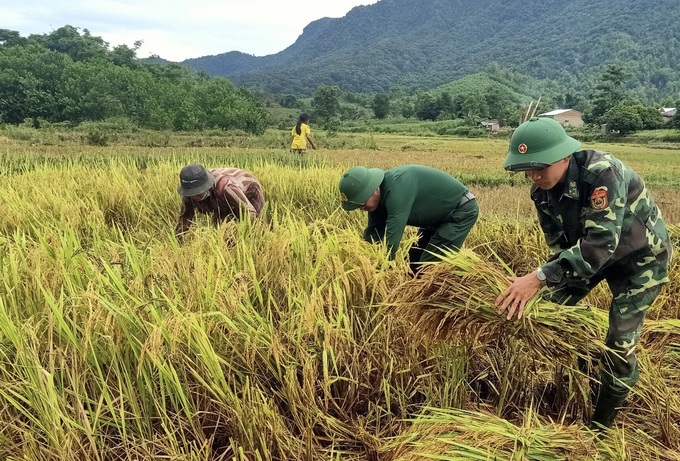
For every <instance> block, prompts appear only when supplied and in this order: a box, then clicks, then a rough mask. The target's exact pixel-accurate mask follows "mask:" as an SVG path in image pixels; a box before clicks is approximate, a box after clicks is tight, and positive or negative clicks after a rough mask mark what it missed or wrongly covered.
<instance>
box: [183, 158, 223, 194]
mask: <svg viewBox="0 0 680 461" xmlns="http://www.w3.org/2000/svg"><path fill="white" fill-rule="evenodd" d="M214 184H215V178H214V177H213V175H212V174H211V173H210V172H209V171H208V170H206V169H205V168H204V167H203V165H199V164H198V163H192V164H191V165H187V166H185V167H184V168H182V171H180V172H179V186H177V193H178V194H179V195H181V196H182V197H192V196H194V195H198V194H202V193H204V192H205V191H207V190H210V188H211V187H212V186H213V185H214Z"/></svg>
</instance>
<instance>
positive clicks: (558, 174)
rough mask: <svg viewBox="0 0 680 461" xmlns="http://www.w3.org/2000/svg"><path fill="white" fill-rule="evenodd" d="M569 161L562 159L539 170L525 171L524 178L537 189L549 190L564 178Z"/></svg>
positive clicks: (568, 158)
mask: <svg viewBox="0 0 680 461" xmlns="http://www.w3.org/2000/svg"><path fill="white" fill-rule="evenodd" d="M570 159H571V157H567V158H564V159H562V160H559V161H557V162H556V163H553V164H552V165H550V166H547V167H545V168H543V169H540V170H531V171H525V172H524V176H525V177H526V178H528V179H530V180H531V182H533V183H534V185H536V186H537V187H540V188H541V189H543V190H550V189H552V188H553V187H555V186H556V185H557V184H559V183H560V182H562V181H563V180H564V178H565V177H566V175H567V169H568V168H569V160H570Z"/></svg>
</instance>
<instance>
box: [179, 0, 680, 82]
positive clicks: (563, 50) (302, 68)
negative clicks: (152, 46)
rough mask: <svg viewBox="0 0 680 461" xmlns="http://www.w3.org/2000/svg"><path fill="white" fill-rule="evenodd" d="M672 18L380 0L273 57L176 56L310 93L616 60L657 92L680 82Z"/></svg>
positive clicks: (606, 9)
mask: <svg viewBox="0 0 680 461" xmlns="http://www.w3.org/2000/svg"><path fill="white" fill-rule="evenodd" d="M678 22H680V2H678V1H677V0H603V1H600V2H592V1H591V0H570V1H569V2H564V1H562V0H504V1H502V0H475V1H470V0H381V1H379V2H377V3H375V4H373V5H367V6H360V7H355V8H353V9H352V10H351V11H349V12H348V13H347V15H345V16H344V17H342V18H333V19H332V18H323V19H319V20H317V21H313V22H312V23H310V24H309V25H307V27H305V28H304V30H303V33H302V34H301V35H300V36H299V37H298V39H297V40H296V41H295V43H293V44H292V45H290V46H289V47H287V48H286V49H284V50H282V51H281V52H279V53H276V54H272V55H268V56H262V57H255V56H252V55H248V54H244V53H240V52H238V51H231V52H228V53H223V54H218V55H215V56H204V57H200V58H194V59H188V60H186V61H184V62H183V63H184V64H186V65H187V66H189V67H192V68H194V69H196V70H199V71H203V72H206V73H207V74H209V75H213V76H224V77H227V78H229V79H231V80H233V81H234V82H235V83H237V84H239V85H245V86H249V87H255V88H258V89H261V90H263V91H267V92H272V93H297V94H310V93H311V92H312V91H313V90H314V89H315V88H316V87H317V86H319V85H339V86H340V87H341V88H342V89H343V90H347V91H362V92H368V91H385V90H387V89H389V88H390V87H392V86H395V85H399V86H403V87H407V88H433V87H436V86H438V85H441V84H444V83H446V82H449V81H451V80H454V79H456V78H459V77H462V76H464V75H468V74H471V73H475V72H479V71H481V70H483V69H484V68H485V67H486V66H487V65H488V64H489V63H490V62H497V63H499V64H500V65H502V66H505V67H508V68H511V69H514V70H517V71H519V72H522V73H525V74H527V75H530V76H532V77H535V78H547V79H559V78H564V79H578V78H580V76H581V75H586V74H591V73H592V72H594V71H595V70H598V69H601V68H603V67H604V66H606V65H607V64H609V63H614V62H616V63H620V64H623V65H625V66H626V68H627V69H629V71H630V73H631V75H633V76H634V77H635V78H637V79H638V80H640V81H642V82H648V83H649V84H650V85H656V86H657V87H658V88H659V89H660V90H661V91H662V92H663V91H664V90H665V89H664V88H663V86H664V85H665V84H667V83H668V82H672V81H680V71H679V70H678V69H680V28H678V27H675V24H677V23H678Z"/></svg>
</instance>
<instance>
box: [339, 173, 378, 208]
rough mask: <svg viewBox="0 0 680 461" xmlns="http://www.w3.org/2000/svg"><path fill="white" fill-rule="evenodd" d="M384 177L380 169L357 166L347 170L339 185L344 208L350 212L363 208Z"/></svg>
mask: <svg viewBox="0 0 680 461" xmlns="http://www.w3.org/2000/svg"><path fill="white" fill-rule="evenodd" d="M384 177H385V172H384V171H383V170H381V169H380V168H366V167H365V166H355V167H354V168H350V169H349V170H347V171H346V172H345V174H343V175H342V178H340V184H339V188H340V200H342V208H343V209H345V210H347V211H350V210H356V209H357V208H359V207H360V206H362V205H363V204H364V203H366V200H368V199H369V198H371V195H373V193H374V192H375V191H376V189H377V188H378V187H379V186H380V184H381V183H382V181H383V178H384Z"/></svg>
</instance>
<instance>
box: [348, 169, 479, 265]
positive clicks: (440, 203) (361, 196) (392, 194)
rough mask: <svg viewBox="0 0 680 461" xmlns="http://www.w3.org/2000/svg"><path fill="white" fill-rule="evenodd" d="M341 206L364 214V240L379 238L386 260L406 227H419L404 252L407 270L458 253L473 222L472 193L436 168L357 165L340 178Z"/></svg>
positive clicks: (392, 252)
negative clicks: (386, 251)
mask: <svg viewBox="0 0 680 461" xmlns="http://www.w3.org/2000/svg"><path fill="white" fill-rule="evenodd" d="M339 188H340V197H341V199H342V208H344V209H345V210H347V211H350V210H355V209H357V208H359V209H361V210H363V211H367V212H368V225H367V226H366V229H365V230H364V239H365V240H367V241H369V242H380V241H382V240H383V239H384V240H385V242H386V244H387V248H388V249H389V251H390V259H394V256H395V254H396V252H397V248H398V247H399V242H401V238H402V236H403V234H404V229H405V228H406V226H407V225H410V226H417V227H418V242H417V244H415V245H413V246H412V247H411V249H410V250H409V260H410V263H411V270H412V271H413V273H416V272H417V271H418V269H419V268H420V265H421V264H422V263H424V262H432V261H436V260H437V259H438V257H437V255H440V254H441V252H442V250H445V249H455V250H457V249H459V248H460V247H461V246H462V245H463V242H464V241H465V238H466V237H467V235H468V233H469V232H470V229H472V226H473V225H474V224H475V222H476V221H477V215H478V214H479V208H478V206H477V201H476V200H475V197H474V195H472V194H471V193H470V191H469V190H468V188H467V187H465V185H463V184H462V183H461V182H460V181H458V180H457V179H456V178H454V177H453V176H451V175H449V174H448V173H445V172H443V171H441V170H438V169H436V168H431V167H427V166H422V165H402V166H398V167H396V168H392V169H390V170H387V171H384V170H381V169H380V168H366V167H363V166H356V167H354V168H350V169H349V170H348V171H347V172H345V173H344V174H343V175H342V178H341V179H340V184H339Z"/></svg>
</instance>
